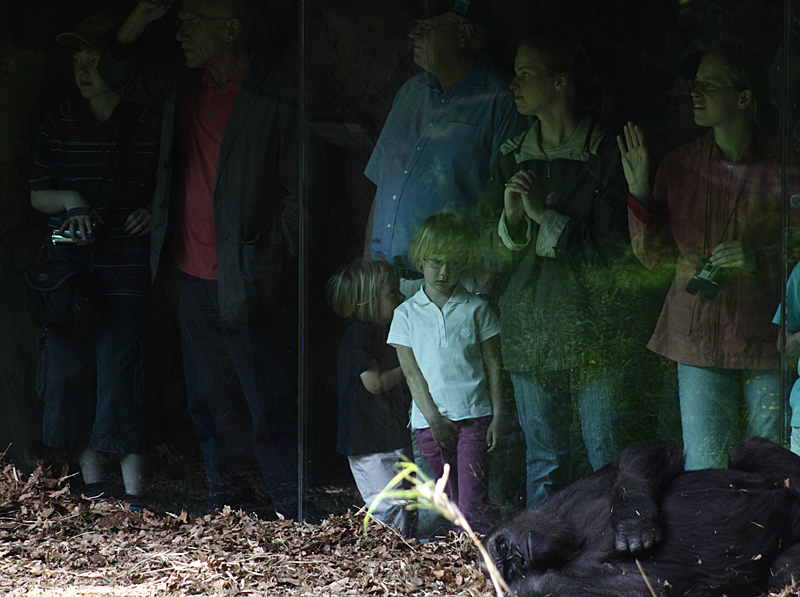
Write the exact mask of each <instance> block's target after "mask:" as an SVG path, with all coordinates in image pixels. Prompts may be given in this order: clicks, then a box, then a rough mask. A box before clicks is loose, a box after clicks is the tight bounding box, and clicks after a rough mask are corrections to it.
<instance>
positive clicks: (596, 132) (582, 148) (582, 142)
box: [500, 114, 606, 163]
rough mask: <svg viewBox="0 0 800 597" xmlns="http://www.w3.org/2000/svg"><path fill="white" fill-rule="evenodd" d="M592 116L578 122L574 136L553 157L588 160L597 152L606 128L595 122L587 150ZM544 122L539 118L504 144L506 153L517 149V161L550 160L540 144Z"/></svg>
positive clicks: (588, 115)
mask: <svg viewBox="0 0 800 597" xmlns="http://www.w3.org/2000/svg"><path fill="white" fill-rule="evenodd" d="M592 121H593V119H592V116H591V115H590V114H586V115H585V116H584V117H583V119H582V120H581V121H580V123H579V124H578V127H577V128H576V129H575V131H574V132H573V133H572V136H571V137H570V138H569V141H567V144H566V145H564V148H563V149H562V150H561V151H560V152H558V154H557V155H555V156H553V159H556V158H558V159H567V160H575V161H581V162H588V161H589V156H590V155H591V154H596V153H597V149H598V148H599V147H600V142H601V141H602V140H603V137H604V136H605V133H606V129H605V127H604V126H602V125H600V124H599V123H594V128H592V130H591V135H592V136H591V139H590V140H589V151H588V152H587V151H586V135H587V134H589V127H591V126H592ZM541 130H542V123H541V122H540V121H539V120H536V122H534V123H533V126H532V127H531V128H530V129H528V131H526V132H525V133H523V134H522V135H520V136H518V137H516V138H514V139H511V140H509V141H507V142H506V143H504V144H503V146H502V147H501V148H500V151H502V152H503V153H504V154H508V153H510V152H511V151H516V153H515V159H516V161H517V163H521V162H526V161H528V160H549V159H550V158H549V156H548V155H547V154H546V153H545V152H544V150H543V149H542V148H541V146H540V144H539V136H540V135H541Z"/></svg>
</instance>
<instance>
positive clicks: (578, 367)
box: [479, 35, 638, 509]
mask: <svg viewBox="0 0 800 597" xmlns="http://www.w3.org/2000/svg"><path fill="white" fill-rule="evenodd" d="M514 70H515V72H516V76H515V78H514V80H513V81H512V82H511V85H510V87H511V90H512V91H513V93H514V101H515V103H516V105H517V110H519V112H520V113H521V114H524V115H531V116H536V119H537V120H536V122H535V123H534V125H533V127H531V128H530V129H529V130H528V131H526V132H525V133H523V134H522V135H520V136H518V137H515V138H513V139H510V140H509V141H507V142H506V143H505V144H504V145H503V146H502V147H501V149H500V152H499V153H498V155H497V156H496V157H495V160H494V165H493V169H492V173H491V177H490V179H489V182H488V183H487V185H486V187H485V189H484V191H483V193H482V195H481V198H480V201H479V211H480V216H481V220H482V222H483V224H484V231H483V239H482V240H483V245H484V250H485V252H486V256H487V260H488V261H489V263H490V264H491V265H492V267H493V268H494V269H495V270H496V271H497V274H498V275H497V278H498V294H501V296H500V299H499V308H500V322H501V343H502V356H503V363H504V366H505V368H506V369H507V370H508V371H510V373H511V379H512V383H513V386H514V395H515V399H516V403H517V410H518V415H519V422H520V424H521V427H522V430H523V432H524V434H525V442H526V468H527V506H528V508H529V509H534V508H536V507H538V506H539V505H540V504H541V503H542V502H543V501H544V500H545V499H546V498H547V497H549V496H550V495H551V494H552V493H553V492H555V491H556V490H558V489H560V488H561V487H563V486H565V485H566V484H568V483H569V482H570V481H571V480H572V479H571V478H570V473H569V468H570V467H569V465H570V461H571V459H570V437H569V431H570V425H571V421H572V418H573V417H572V415H573V412H574V411H575V410H577V411H578V412H579V414H580V422H581V432H582V437H583V442H584V444H585V446H586V450H587V453H588V457H589V462H590V464H591V466H592V468H594V469H598V468H600V467H601V466H603V465H604V464H606V463H607V462H609V461H611V460H613V459H614V458H615V457H616V455H617V451H618V443H619V442H618V438H617V433H618V429H617V428H616V419H618V416H617V414H616V406H615V404H614V398H615V397H616V396H617V395H619V394H620V393H621V391H622V388H621V386H622V383H623V379H624V377H625V376H624V375H622V374H621V371H620V369H619V368H617V367H615V366H613V365H611V362H612V361H613V359H614V352H615V350H616V351H619V350H621V347H620V346H618V345H617V338H618V336H619V326H618V325H616V324H613V323H612V317H609V316H610V315H613V314H610V313H608V312H607V311H604V308H603V307H602V305H603V304H605V305H606V306H608V300H606V301H605V303H604V301H603V299H602V297H601V295H603V294H606V295H607V296H606V299H608V297H609V296H611V295H612V294H613V292H614V288H613V287H611V285H609V284H608V283H607V280H609V279H610V276H609V275H608V272H609V269H608V268H609V265H610V264H611V262H614V261H616V260H617V259H619V258H620V257H621V256H622V255H623V254H624V253H625V251H626V250H629V243H628V231H627V225H626V217H627V216H626V207H625V179H624V176H623V173H622V168H621V166H620V163H619V157H618V155H617V149H616V146H615V144H614V141H613V137H609V136H608V135H607V134H606V127H605V126H604V125H603V122H602V120H601V116H602V115H604V114H605V113H606V112H607V107H608V106H609V104H610V102H609V100H608V97H609V94H608V93H607V92H606V91H605V87H604V86H603V85H602V84H601V83H600V82H599V81H598V80H597V79H595V77H594V75H593V71H592V69H591V67H590V65H589V61H588V59H587V56H586V53H585V52H584V50H583V48H582V47H581V46H580V44H578V43H577V42H576V41H575V40H572V39H569V38H566V37H560V36H554V35H549V36H540V37H535V38H531V39H528V40H525V41H524V42H523V43H521V44H520V45H519V47H518V49H517V55H516V60H515V64H514ZM634 262H635V260H634ZM637 266H638V264H637ZM614 300H617V299H614ZM623 300H624V299H623ZM612 302H613V301H612Z"/></svg>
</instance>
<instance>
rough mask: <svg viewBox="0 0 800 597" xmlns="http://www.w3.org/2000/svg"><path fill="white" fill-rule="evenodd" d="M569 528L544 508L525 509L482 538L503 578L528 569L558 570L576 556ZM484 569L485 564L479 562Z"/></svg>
mask: <svg viewBox="0 0 800 597" xmlns="http://www.w3.org/2000/svg"><path fill="white" fill-rule="evenodd" d="M579 543H580V542H579V541H577V540H576V537H575V535H574V533H573V532H572V529H571V528H569V526H568V525H566V524H565V523H564V521H563V520H560V519H548V518H547V517H546V516H545V515H544V513H543V512H541V511H536V512H527V513H524V514H521V515H519V516H516V517H515V518H513V519H512V520H510V521H505V522H502V523H500V524H499V525H498V526H496V527H495V528H494V529H492V530H491V531H490V532H489V534H488V535H486V538H485V539H484V545H485V546H486V549H487V551H488V552H489V555H490V556H491V558H492V560H493V561H494V563H495V565H496V566H497V568H498V570H499V571H500V574H501V575H502V577H503V578H504V579H505V580H506V582H509V583H510V582H512V581H514V580H517V579H520V578H522V577H524V576H525V575H526V574H528V573H530V572H536V573H541V572H545V571H547V570H554V569H555V570H557V569H559V568H561V566H563V565H564V563H566V562H568V561H569V560H571V559H572V558H573V557H574V556H575V551H576V547H575V546H576V545H578V544H579ZM479 565H480V568H481V570H483V572H484V574H486V573H487V570H486V564H485V563H484V562H483V561H482V560H481V561H480V562H479Z"/></svg>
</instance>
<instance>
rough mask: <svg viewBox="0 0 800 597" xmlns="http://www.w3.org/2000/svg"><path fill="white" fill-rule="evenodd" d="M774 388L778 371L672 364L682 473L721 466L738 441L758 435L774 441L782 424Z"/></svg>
mask: <svg viewBox="0 0 800 597" xmlns="http://www.w3.org/2000/svg"><path fill="white" fill-rule="evenodd" d="M780 384H781V377H780V371H778V370H763V371H751V370H739V369H718V368H715V367H692V366H689V365H681V364H678V392H679V394H680V402H681V427H682V428H683V451H684V453H685V454H686V468H687V469H689V470H696V469H701V468H712V467H724V466H727V460H726V454H727V451H728V449H729V448H731V447H733V446H734V445H735V444H737V443H738V442H739V441H741V440H742V439H744V437H749V436H753V435H760V436H762V437H767V438H769V439H771V440H773V441H778V438H779V434H780V427H781V425H782V424H783V421H781V418H780ZM743 412H744V416H742V413H743ZM743 420H744V423H743Z"/></svg>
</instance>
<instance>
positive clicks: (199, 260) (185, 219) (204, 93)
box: [172, 56, 252, 280]
mask: <svg viewBox="0 0 800 597" xmlns="http://www.w3.org/2000/svg"><path fill="white" fill-rule="evenodd" d="M250 60H252V56H250ZM250 60H248V62H247V64H246V65H245V67H244V68H243V69H242V72H240V73H239V75H238V76H237V77H236V78H235V79H234V80H233V81H229V82H228V83H224V84H223V85H222V87H217V86H216V84H215V83H214V79H213V78H212V77H211V75H210V73H209V72H208V70H206V72H205V73H204V75H203V79H202V81H201V82H200V84H198V85H196V86H194V87H192V88H191V89H187V90H186V91H183V92H182V93H181V94H180V95H179V96H178V107H179V110H180V111H181V114H182V124H183V127H182V129H183V130H182V134H181V141H182V143H183V176H181V178H180V188H179V199H178V201H179V203H178V204H179V207H180V210H179V212H178V213H179V214H180V221H179V224H178V231H177V234H176V236H175V241H174V243H173V247H172V255H173V262H174V264H175V267H177V268H178V269H179V270H181V271H184V272H186V273H187V274H190V275H192V276H195V277H198V278H203V279H205V280H216V279H217V237H216V232H215V227H214V189H215V187H216V179H217V159H218V157H219V148H220V145H221V144H222V135H223V134H224V132H225V125H226V124H227V122H228V116H229V115H230V113H231V109H232V108H233V102H234V100H235V99H236V94H237V92H238V91H239V86H240V85H241V83H242V79H243V78H244V75H245V73H246V72H247V70H248V68H249V67H250Z"/></svg>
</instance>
